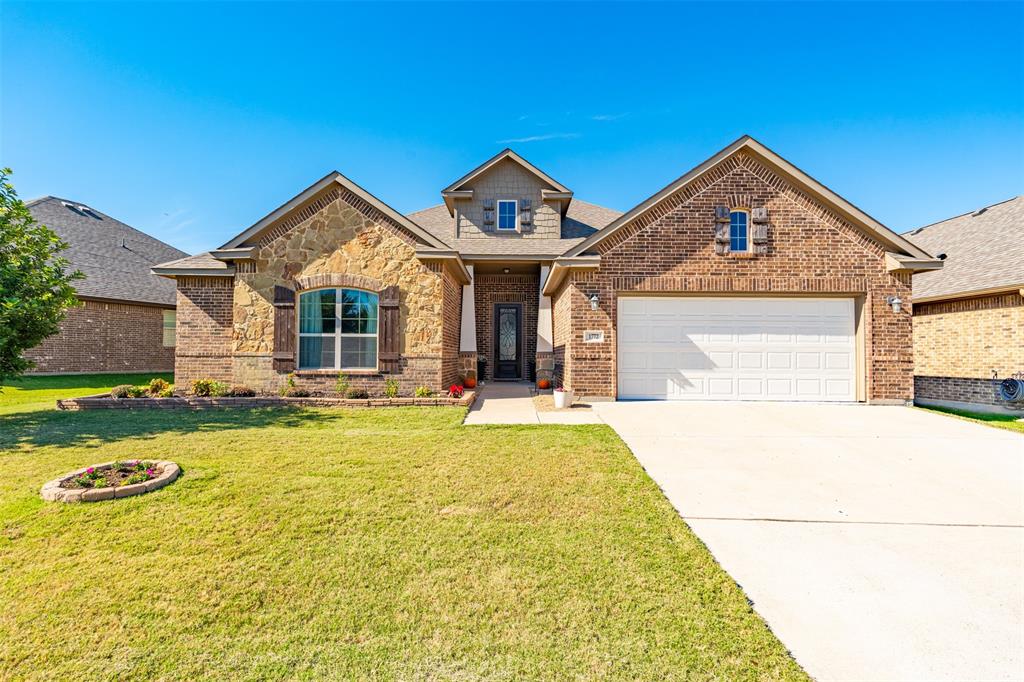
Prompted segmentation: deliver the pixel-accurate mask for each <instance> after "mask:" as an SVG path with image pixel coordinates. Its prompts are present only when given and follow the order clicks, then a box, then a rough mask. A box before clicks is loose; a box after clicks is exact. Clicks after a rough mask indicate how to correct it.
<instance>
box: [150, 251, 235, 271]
mask: <svg viewBox="0 0 1024 682" xmlns="http://www.w3.org/2000/svg"><path fill="white" fill-rule="evenodd" d="M153 267H154V268H159V269H160V270H227V269H228V268H229V265H228V264H227V262H225V261H222V260H217V259H216V258H214V257H213V254H211V253H210V252H209V251H205V252H203V253H197V254H196V255H194V256H186V257H185V258H179V259H178V260H172V261H169V262H167V263H158V264H156V265H154V266H153Z"/></svg>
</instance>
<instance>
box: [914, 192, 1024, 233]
mask: <svg viewBox="0 0 1024 682" xmlns="http://www.w3.org/2000/svg"><path fill="white" fill-rule="evenodd" d="M1018 199H1024V194H1018V195H1017V196H1013V197H1010V198H1009V199H1003V200H1002V201H997V202H996V203H994V204H989V205H988V206H982V207H981V208H975V209H971V210H970V211H965V212H963V213H960V214H958V215H955V216H950V217H949V218H943V219H942V220H936V221H935V222H934V223H928V224H927V225H922V226H921V227H915V228H913V229H912V230H908V231H906V232H904V233H903V234H909V235H916V234H920V232H921V231H922V230H927V229H928V228H929V227H935V226H936V225H941V224H942V223H948V222H949V221H951V220H956V219H957V218H964V217H966V216H969V215H973V214H975V213H977V212H978V211H987V210H988V209H990V208H995V207H996V206H1001V205H1003V204H1008V203H1010V202H1011V201H1017V200H1018Z"/></svg>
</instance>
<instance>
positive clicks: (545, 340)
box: [537, 265, 555, 379]
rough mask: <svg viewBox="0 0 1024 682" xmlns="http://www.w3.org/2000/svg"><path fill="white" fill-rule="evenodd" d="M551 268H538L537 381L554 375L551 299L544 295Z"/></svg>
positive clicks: (542, 266)
mask: <svg viewBox="0 0 1024 682" xmlns="http://www.w3.org/2000/svg"><path fill="white" fill-rule="evenodd" d="M550 271H551V267H550V266H548V265H541V266H540V300H539V301H538V305H537V379H551V378H552V376H553V375H554V369H555V358H554V355H553V350H554V345H553V340H554V335H553V334H552V325H551V297H550V296H545V295H544V285H545V284H547V281H548V274H549V273H550Z"/></svg>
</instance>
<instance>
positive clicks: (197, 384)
mask: <svg viewBox="0 0 1024 682" xmlns="http://www.w3.org/2000/svg"><path fill="white" fill-rule="evenodd" d="M227 392H228V386H227V384H225V383H224V382H223V381H216V380H214V379H196V380H195V381H193V382H192V395H194V396H196V397H198V398H217V397H220V396H222V395H225V394H226V393H227Z"/></svg>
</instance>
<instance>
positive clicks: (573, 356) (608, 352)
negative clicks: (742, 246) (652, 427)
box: [559, 153, 913, 401]
mask: <svg viewBox="0 0 1024 682" xmlns="http://www.w3.org/2000/svg"><path fill="white" fill-rule="evenodd" d="M737 196H742V197H744V201H746V202H749V204H751V205H753V206H758V207H760V206H763V207H766V208H767V209H768V216H769V236H768V239H769V242H768V252H767V253H766V254H764V255H758V256H756V257H744V258H739V257H723V256H717V255H716V254H715V251H714V225H713V219H714V207H715V206H716V205H727V206H729V205H733V206H734V205H736V204H735V203H733V202H735V200H736V199H735V197H737ZM596 250H597V251H598V252H600V254H601V267H600V269H599V270H598V271H597V272H593V273H579V272H578V273H573V275H572V276H571V278H568V284H567V285H566V287H567V288H568V289H569V291H570V295H571V297H572V298H571V300H570V301H568V303H567V304H566V302H565V301H564V300H563V299H561V298H560V299H559V301H560V304H561V305H562V306H563V307H564V306H565V305H568V307H569V308H570V315H571V330H570V331H571V334H570V341H569V349H568V353H569V358H568V359H567V361H566V362H567V367H568V375H567V377H566V382H567V384H568V385H569V386H570V387H571V388H573V389H574V390H576V392H577V393H578V394H581V395H592V396H606V397H611V396H614V395H615V392H616V366H615V347H616V337H615V314H616V309H617V295H618V294H619V293H622V292H628V291H661V292H688V293H695V292H699V293H703V294H716V293H728V294H735V293H744V294H757V295H765V296H771V295H787V294H788V295H792V294H807V293H817V294H846V295H850V296H856V295H858V294H859V295H863V296H865V297H866V300H867V301H868V302H869V304H868V306H867V308H868V309H867V311H866V317H867V328H866V330H865V346H866V355H867V358H868V360H867V363H866V364H867V367H866V375H867V377H866V380H867V396H868V398H869V399H870V400H875V401H889V400H909V399H910V398H911V397H912V395H913V348H912V343H911V322H910V316H909V315H908V314H907V313H906V312H904V313H903V314H900V315H896V314H894V313H893V312H892V310H891V309H890V308H889V306H888V304H886V302H885V299H886V297H887V296H889V295H896V294H898V295H899V296H900V297H901V298H902V299H903V300H904V301H906V302H908V303H909V301H910V293H911V292H910V281H909V276H907V275H900V276H894V275H891V274H890V273H888V272H887V271H886V269H885V262H884V249H883V248H882V247H881V246H880V245H878V244H876V243H875V242H873V241H872V240H870V239H869V238H868V237H867V236H865V235H864V234H863V233H862V232H860V231H859V230H857V229H856V228H854V227H853V226H851V225H849V224H847V223H846V222H845V221H843V220H842V219H841V218H839V217H838V216H836V215H834V214H832V213H830V212H829V211H828V210H826V209H825V208H824V207H822V206H820V205H819V204H817V203H816V202H814V201H813V200H811V199H810V198H809V197H807V196H805V195H804V194H802V193H801V192H799V191H798V190H797V189H796V188H794V187H792V186H790V185H789V184H788V183H787V182H785V181H784V180H782V179H781V178H780V177H778V176H777V175H775V174H774V173H773V172H772V171H771V170H769V169H768V168H766V167H764V166H762V165H761V164H759V163H758V162H757V161H755V160H754V159H753V158H752V157H750V156H749V155H747V154H742V153H741V154H737V155H736V156H734V157H732V158H731V159H728V160H727V161H725V162H723V163H722V164H720V165H719V166H718V167H716V168H715V169H713V170H712V171H710V172H709V173H708V174H706V175H705V176H704V177H702V178H701V179H699V180H698V181H696V182H695V183H693V184H691V185H689V186H687V187H686V188H683V189H682V190H681V191H680V192H678V193H676V195H674V196H673V197H670V198H669V199H668V200H666V201H665V202H664V203H663V204H662V205H660V206H659V207H658V208H657V209H655V210H654V211H652V212H651V213H649V214H646V215H644V216H641V217H640V218H639V219H638V220H637V221H636V223H635V224H634V225H633V226H630V227H627V228H625V229H624V230H622V231H621V232H619V233H617V234H616V235H614V236H613V237H611V238H609V239H608V240H607V241H605V242H602V243H601V244H599V245H598V246H597V247H596ZM594 293H596V294H598V297H599V299H600V305H599V309H598V310H596V311H592V310H591V309H590V306H589V305H588V304H587V303H586V300H585V299H586V298H587V297H589V296H591V295H592V294H594ZM588 329H594V330H603V331H604V333H605V341H604V343H603V344H584V343H583V332H584V331H585V330H588Z"/></svg>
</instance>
